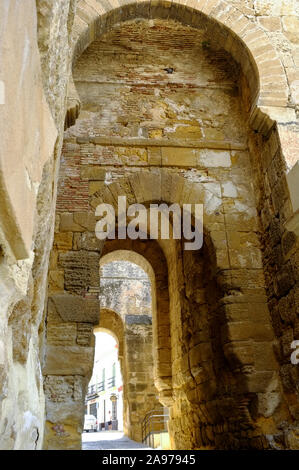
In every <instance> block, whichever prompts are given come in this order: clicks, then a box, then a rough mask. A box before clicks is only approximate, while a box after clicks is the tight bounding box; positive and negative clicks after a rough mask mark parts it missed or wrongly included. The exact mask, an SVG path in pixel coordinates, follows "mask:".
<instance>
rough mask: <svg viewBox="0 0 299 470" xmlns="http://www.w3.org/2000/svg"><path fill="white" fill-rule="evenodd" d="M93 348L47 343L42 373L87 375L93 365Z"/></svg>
mask: <svg viewBox="0 0 299 470" xmlns="http://www.w3.org/2000/svg"><path fill="white" fill-rule="evenodd" d="M93 356H94V348H92V347H83V346H53V345H48V346H47V349H46V354H45V364H44V367H43V373H44V375H82V376H86V377H89V376H90V374H91V372H92V367H93Z"/></svg>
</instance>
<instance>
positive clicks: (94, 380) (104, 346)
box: [85, 332, 123, 431]
mask: <svg viewBox="0 0 299 470" xmlns="http://www.w3.org/2000/svg"><path fill="white" fill-rule="evenodd" d="M97 346H98V347H97ZM85 405H86V408H85V414H91V415H93V416H95V417H96V418H97V424H98V430H99V431H103V430H108V429H109V427H108V421H110V420H112V429H113V430H118V431H122V430H123V382H122V376H121V370H120V364H119V360H118V345H117V343H116V342H115V340H114V339H113V338H112V337H111V336H110V335H107V333H100V332H99V333H96V352H95V360H94V367H93V374H92V377H91V380H90V382H89V384H88V390H87V395H86V397H85Z"/></svg>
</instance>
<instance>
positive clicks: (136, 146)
mask: <svg viewBox="0 0 299 470" xmlns="http://www.w3.org/2000/svg"><path fill="white" fill-rule="evenodd" d="M144 3H146V2H144ZM201 20H202V22H201V23H200V25H201V27H194V26H190V25H186V24H185V22H184V21H182V22H178V21H175V20H174V19H173V18H168V19H167V20H166V19H165V18H164V19H161V18H159V19H151V20H148V19H138V21H127V22H126V21H124V22H122V23H120V24H116V25H113V23H114V22H113V21H111V25H110V27H109V28H108V29H107V31H103V32H102V33H103V34H102V35H99V36H98V37H97V38H96V39H95V40H94V42H93V43H92V44H91V45H90V46H89V47H88V48H87V49H86V50H85V51H84V52H83V54H82V55H81V56H80V57H79V58H78V60H77V62H76V64H75V66H74V70H73V78H74V85H75V87H76V90H77V92H78V95H79V97H80V102H81V113H80V116H79V119H78V120H77V122H76V123H75V125H73V126H71V127H70V128H69V129H68V130H67V131H66V132H65V140H64V149H63V160H62V164H61V169H60V180H59V188H58V199H57V231H56V235H55V241H54V247H53V251H52V258H51V266H50V272H49V280H50V291H49V302H48V332H47V342H48V345H47V354H46V363H45V369H44V374H45V375H46V384H47V381H48V382H49V383H52V382H51V381H54V382H55V381H58V383H59V380H60V379H59V380H58V379H57V377H59V376H63V380H66V379H65V377H66V376H67V377H71V378H69V379H67V380H75V379H74V377H75V378H76V380H80V384H82V390H84V386H86V385H85V384H86V380H87V377H88V376H89V374H90V370H91V367H92V351H93V345H92V340H91V339H90V338H91V336H89V335H90V331H92V328H93V325H94V324H97V323H98V322H99V318H98V316H99V273H98V267H99V264H100V258H101V256H102V257H103V258H102V259H105V257H110V258H107V259H110V260H111V259H113V258H112V257H113V253H114V252H115V253H118V254H119V255H121V256H123V255H124V254H125V255H126V253H127V252H130V253H133V255H132V254H131V255H130V256H131V257H132V256H135V257H136V253H137V254H138V256H139V257H140V256H142V257H143V259H144V260H145V261H142V263H143V264H145V265H146V266H147V268H146V269H148V272H150V273H151V276H152V278H154V279H155V295H154V296H153V298H154V299H155V302H156V304H155V308H153V350H152V354H153V363H154V383H155V386H156V388H157V391H158V396H159V401H160V402H161V403H162V404H163V405H165V406H168V407H169V408H170V423H169V429H170V435H171V445H172V447H173V448H178V449H184V448H185V449H186V448H187V449H194V448H207V449H208V448H267V447H269V446H270V445H271V443H270V441H269V440H268V439H267V435H268V434H269V429H270V430H271V432H273V433H274V431H275V429H277V428H276V426H277V425H276V420H278V421H279V420H280V419H281V416H284V417H285V418H286V419H287V420H292V417H291V416H292V413H293V411H292V410H291V409H290V407H289V405H288V397H287V395H286V394H285V393H284V392H283V390H282V384H281V381H280V377H279V364H278V362H277V358H276V357H275V355H274V351H273V341H274V332H273V328H272V325H271V321H270V316H269V310H268V305H267V300H269V298H267V296H269V295H271V293H270V294H269V284H267V282H266V281H267V279H266V281H265V274H267V270H266V267H265V266H266V263H267V259H265V253H264V254H263V251H262V245H261V240H263V237H266V235H265V233H262V234H260V219H259V216H258V211H257V209H259V210H260V205H259V204H260V203H259V202H258V201H257V199H256V194H255V192H254V186H253V184H252V182H253V181H254V182H255V183H256V181H255V180H256V179H257V178H256V175H255V174H254V168H255V165H256V160H257V158H258V155H259V154H260V152H261V149H260V148H259V143H258V141H257V140H256V139H255V138H254V136H253V134H252V130H251V128H250V126H252V125H253V122H254V123H255V124H256V121H255V118H257V117H259V118H260V114H259V113H257V114H256V112H255V111H256V108H255V106H256V96H257V93H258V79H257V73H256V70H255V68H254V64H253V62H252V58H250V60H249V62H248V63H247V67H248V68H247V73H246V66H245V65H244V64H241V65H242V66H240V64H238V63H237V62H236V61H235V60H234V54H233V53H232V54H229V53H228V51H226V50H225V49H224V48H221V47H220V46H219V43H217V41H216V39H215V38H217V40H218V39H219V37H221V35H220V36H219V37H218V36H217V35H216V36H215V38H214V39H213V38H212V37H211V36H210V34H209V25H210V18H209V19H207V18H206V17H205V16H201ZM221 31H222V32H223V35H224V36H223V37H224V38H225V40H227V41H228V42H229V40H230V39H231V36H230V34H229V33H228V31H227V30H225V31H223V30H221ZM219 34H220V30H219ZM225 44H226V42H225ZM231 47H232V48H233V46H231ZM77 51H78V50H77ZM246 57H247V58H248V56H246ZM244 60H245V61H246V59H244ZM250 72H252V73H250ZM249 123H250V125H249ZM259 125H262V127H263V126H264V125H265V128H267V123H265V122H264V121H263V122H262V124H261V123H260V122H259ZM267 129H268V128H267ZM268 130H269V129H268ZM269 145H270V144H269ZM254 148H255V149H257V152H253V149H254ZM253 154H254V155H253ZM277 159H279V157H277ZM259 168H260V167H259ZM258 175H260V173H258ZM118 196H126V197H127V203H128V204H132V203H143V204H145V206H146V207H148V206H149V205H150V204H151V203H157V202H158V203H162V202H165V203H177V204H178V205H179V206H180V207H181V206H182V205H183V204H199V203H201V204H203V210H204V245H203V248H202V249H201V250H199V251H195V252H192V251H190V252H189V251H186V250H184V243H183V241H178V240H163V239H161V238H160V239H159V240H151V239H149V238H145V239H143V240H130V239H125V240H122V239H115V240H109V241H106V242H105V243H104V242H103V241H99V240H98V239H97V238H96V236H95V233H94V230H95V224H96V217H95V209H96V207H97V206H98V204H100V203H103V202H104V203H109V204H111V205H112V206H113V207H115V208H116V206H117V201H118ZM285 199H286V197H285ZM277 203H278V201H277ZM277 209H278V208H277ZM128 259H129V258H128ZM136 259H137V258H136ZM149 266H150V267H149ZM100 315H101V314H100ZM100 321H101V318H100ZM60 329H63V335H62V336H60V335H61V333H60ZM67 329H68V330H67ZM66 331H70V337H69V339H66V338H64V335H65V334H66ZM74 332H75V334H74ZM51 335H52V336H51ZM66 341H69V342H70V343H69V347H68V348H69V349H68V351H67V352H66V349H65V347H62V346H61V344H62V343H63V344H64V345H65V344H66ZM74 342H75V344H76V346H75V345H74V344H73V343H74ZM59 348H60V349H59ZM261 349H262V350H263V354H261ZM60 352H61V356H60ZM63 355H65V361H64V363H62V362H61V359H62V356H63ZM261 357H262V360H261ZM57 358H59V360H58V359H57ZM75 358H76V365H75V366H74V365H73V362H74V359H75ZM71 363H72V367H71ZM68 364H69V367H68ZM52 377H54V378H52ZM55 377H56V378H55ZM78 377H79V379H78ZM55 383H56V382H55ZM76 383H77V382H76ZM74 384H75V382H74ZM73 387H74V389H75V385H74V386H73ZM48 398H49V406H48V410H49V411H48V428H47V429H48V437H47V439H46V446H48V447H49V448H51V447H58V448H60V447H61V446H62V445H65V446H66V445H67V446H68V447H71V446H73V447H74V448H76V447H77V446H78V445H79V444H78V442H79V441H78V432H77V431H73V429H72V428H74V423H72V422H71V418H70V424H69V426H70V428H69V429H68V428H67V423H68V421H67V420H68V418H66V419H65V420H64V422H65V427H64V429H66V431H65V434H63V433H61V435H59V434H58V433H57V430H56V428H55V423H56V421H57V415H55V413H52V414H51V407H53V403H52V402H53V401H55V396H54V399H52V396H51V394H49V395H48ZM78 401H80V400H79V399H78ZM78 406H79V405H78ZM54 408H55V407H54ZM80 419H82V418H81V417H80V411H79V408H78V414H77V416H76V420H77V421H76V426H78V423H80ZM128 432H129V431H128ZM67 434H68V435H67ZM70 436H71V437H70ZM72 438H73V441H72Z"/></svg>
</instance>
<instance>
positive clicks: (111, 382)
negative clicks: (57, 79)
mask: <svg viewBox="0 0 299 470" xmlns="http://www.w3.org/2000/svg"><path fill="white" fill-rule="evenodd" d="M115 382H116V381H115V377H110V379H108V380H107V385H108V388H113V387H115Z"/></svg>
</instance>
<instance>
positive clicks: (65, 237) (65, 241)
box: [54, 232, 73, 251]
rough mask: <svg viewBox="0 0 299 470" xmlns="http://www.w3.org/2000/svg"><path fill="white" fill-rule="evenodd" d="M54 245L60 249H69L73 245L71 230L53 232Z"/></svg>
mask: <svg viewBox="0 0 299 470" xmlns="http://www.w3.org/2000/svg"><path fill="white" fill-rule="evenodd" d="M54 246H55V247H56V248H57V249H58V250H61V251H68V250H71V249H72V247H73V234H72V232H63V233H60V232H59V233H55V237H54Z"/></svg>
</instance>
